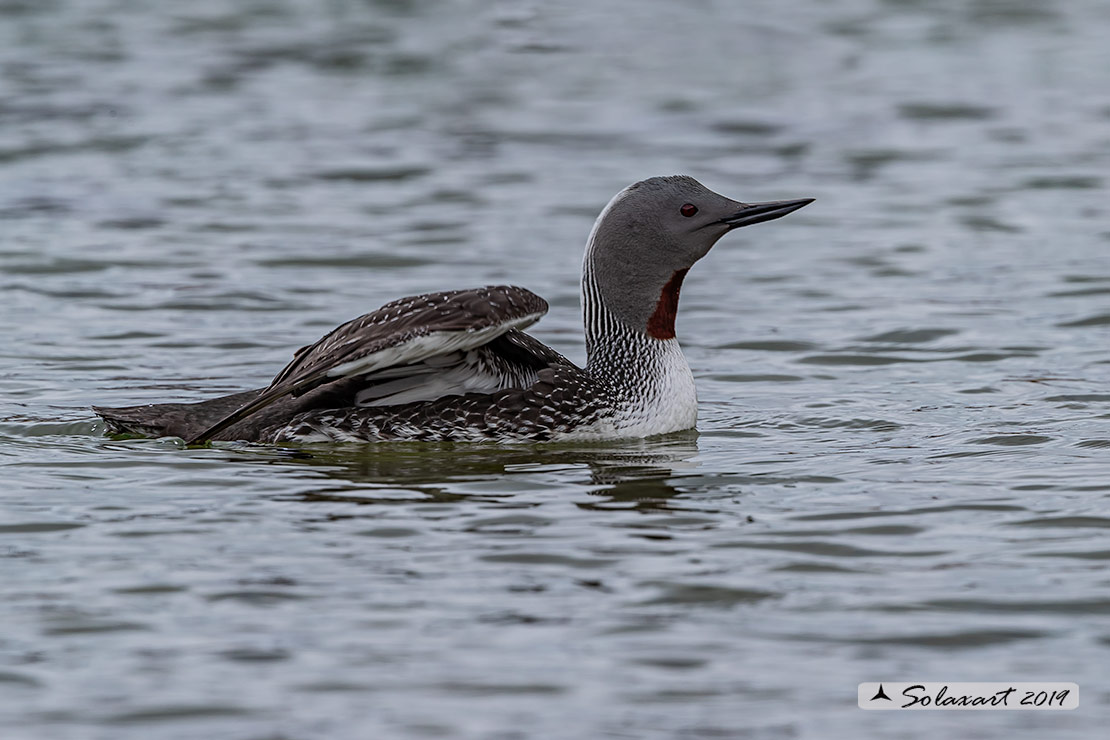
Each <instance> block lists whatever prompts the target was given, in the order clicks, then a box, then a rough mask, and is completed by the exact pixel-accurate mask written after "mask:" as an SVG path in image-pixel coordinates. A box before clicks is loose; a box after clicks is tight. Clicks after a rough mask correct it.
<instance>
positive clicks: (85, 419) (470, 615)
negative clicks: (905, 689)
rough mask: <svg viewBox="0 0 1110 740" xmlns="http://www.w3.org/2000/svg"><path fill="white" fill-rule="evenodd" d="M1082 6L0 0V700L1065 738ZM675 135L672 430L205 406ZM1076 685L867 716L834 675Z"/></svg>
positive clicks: (300, 716) (867, 1)
mask: <svg viewBox="0 0 1110 740" xmlns="http://www.w3.org/2000/svg"><path fill="white" fill-rule="evenodd" d="M1108 30H1110V9H1108V7H1107V6H1106V4H1105V3H1101V2H1098V0H1077V1H1076V2H1069V3H1063V2H1034V1H1033V0H966V1H964V2H951V3H924V2H909V1H907V2H894V1H893V0H890V1H888V2H878V1H876V0H849V1H847V2H841V3H835V4H829V3H821V2H816V0H814V1H812V2H798V3H775V2H760V3H742V4H741V3H725V2H704V3H694V4H681V5H676V4H673V3H666V2H644V0H638V1H637V2H635V3H633V2H616V3H607V4H604V7H592V6H591V7H589V8H587V7H586V6H585V5H583V4H577V6H575V7H573V8H572V7H570V6H564V5H562V4H558V3H554V4H552V3H477V2H472V3H420V4H418V3H406V2H384V1H383V2H377V3H372V2H365V3H358V2H342V1H340V0H334V1H333V2H329V3H315V2H310V1H309V0H302V1H301V2H294V1H293V0H286V1H285V2H279V1H278V0H254V1H252V2H247V3H236V4H227V3H220V2H215V1H214V0H213V1H210V2H195V3H189V4H171V3H157V4H155V3H136V2H122V1H121V2H110V1H109V0H88V1H87V2H77V1H76V0H73V1H71V2H65V1H64V0H56V1H55V2H47V3H40V2H30V1H21V0H4V1H3V2H0V291H2V292H0V336H3V337H4V340H5V341H4V347H3V351H2V354H0V399H2V400H0V439H2V445H0V461H2V464H3V480H4V484H3V495H2V497H0V625H2V629H0V736H2V737H4V738H5V739H6V740H7V739H13V740H24V739H33V740H38V739H39V738H51V739H53V738H63V739H65V738H111V739H113V740H116V739H120V738H123V739H127V738H149V737H158V738H169V739H173V738H194V737H201V736H203V737H217V738H229V739H236V740H238V739H242V740H261V739H262V738H290V739H293V738H295V739H297V740H300V739H303V738H329V740H331V739H343V738H369V737H383V738H384V737H389V738H401V737H404V738H410V737H411V738H424V737H444V738H491V739H492V738H497V739H499V740H501V739H505V738H532V737H535V738H594V737H611V738H717V737H728V738H734V737H736V738H822V739H825V738H858V737H897V738H926V737H936V736H938V735H940V734H945V733H946V734H954V735H958V736H961V737H1000V736H1005V737H1010V738H1042V737H1049V736H1051V737H1053V738H1069V739H1072V738H1093V737H1101V736H1102V733H1103V731H1104V730H1103V727H1104V726H1105V719H1106V714H1107V704H1108V702H1110V694H1108V693H1107V689H1106V683H1105V676H1106V674H1105V665H1106V664H1107V660H1108V659H1110V627H1108V626H1107V616H1108V613H1110V590H1108V584H1110V579H1108V576H1107V572H1106V569H1105V565H1106V562H1107V558H1108V557H1110V546H1108V545H1107V540H1106V531H1107V528H1108V527H1110V514H1108V513H1107V512H1108V507H1107V495H1108V492H1110V475H1108V474H1107V473H1108V472H1110V391H1108V388H1110V386H1108V384H1107V379H1108V376H1110V221H1108V215H1110V211H1108V207H1107V203H1108V202H1110V201H1108V198H1107V195H1108V190H1107V174H1106V173H1107V171H1108V170H1107V166H1108V164H1110V161H1108V159H1110V158H1108V155H1107V152H1108V151H1110V85H1108V84H1107V83H1108V82H1110V80H1108V73H1107V71H1106V70H1107V69H1110V65H1108V62H1110V53H1108V52H1107V50H1106V49H1107V47H1106V44H1105V39H1106V36H1107V32H1108ZM674 172H686V173H689V174H692V175H694V176H696V177H698V178H699V179H701V180H702V181H703V182H705V183H706V184H707V185H708V186H709V187H711V188H713V189H716V190H718V191H719V192H722V193H724V194H726V195H730V196H732V197H736V198H741V199H748V200H771V199H776V198H795V197H816V198H817V203H815V204H814V205H812V206H810V207H809V208H807V209H805V210H804V211H802V212H799V213H797V214H795V215H792V216H790V217H789V218H787V219H784V220H782V221H779V222H775V223H773V224H767V225H761V226H756V227H752V228H751V229H745V230H743V231H742V232H738V233H736V234H733V235H730V236H729V237H727V238H726V239H725V240H723V241H722V243H720V244H719V245H718V246H717V248H716V249H715V250H714V252H713V253H712V254H710V255H709V257H708V258H707V259H706V261H705V262H704V263H702V264H700V265H698V267H697V268H695V269H694V270H693V271H692V272H691V274H690V276H689V278H688V279H687V281H686V287H685V291H684V295H683V304H682V309H681V312H680V316H679V325H678V330H679V336H680V338H681V339H682V340H683V343H684V346H685V348H686V350H687V354H688V357H689V359H690V363H691V366H692V368H693V370H694V374H695V376H696V377H697V380H698V386H699V393H700V398H701V421H700V423H699V431H700V434H695V433H688V434H680V435H675V436H671V437H667V438H662V439H653V440H648V441H636V442H628V443H621V444H612V445H592V446H548V447H544V446H537V447H529V446H506V447H503V448H497V447H492V446H491V447H465V446H461V447H443V446H426V445H382V446H378V447H373V448H369V449H358V448H345V447H334V448H327V447H312V448H303V449H290V448H266V447H249V446H234V445H232V446H218V447H217V448H214V449H202V450H185V449H183V448H182V447H181V446H180V444H178V443H177V442H175V441H173V440H158V441H144V440H128V441H114V440H111V439H108V438H105V437H103V436H102V429H101V427H100V426H99V425H98V424H97V423H96V422H95V421H94V419H93V416H92V415H91V413H90V412H89V410H88V405H89V404H90V403H101V404H106V405H124V404H132V403H142V402H150V401H158V400H200V399H203V398H208V397H211V396H213V395H216V394H220V393H226V392H231V391H233V390H237V389H241V388H245V387H257V386H259V385H262V384H264V383H265V382H266V381H267V380H268V379H269V377H271V376H272V375H273V373H274V372H276V370H277V369H278V368H280V367H281V366H282V365H283V364H284V363H285V362H286V361H287V359H288V358H289V355H290V353H291V351H292V350H293V349H295V348H296V347H298V346H300V345H301V344H303V343H307V342H309V341H311V340H314V339H315V338H316V337H318V336H319V335H320V334H322V333H323V332H324V331H326V330H327V329H329V328H331V327H332V326H334V325H335V324H337V323H339V322H340V321H343V320H346V319H348V318H351V317H353V316H355V315H358V314H360V313H363V312H365V311H367V310H370V309H372V308H374V307H377V306H378V305H380V304H381V303H383V302H385V301H386V300H389V299H392V298H395V297H398V296H401V295H405V294H410V293H417V292H424V291H430V290H439V289H448V288H454V287H463V286H473V285H481V284H488V283H495V282H506V281H509V282H516V283H519V284H522V285H525V286H527V287H529V288H531V289H533V290H535V291H536V292H538V293H540V294H541V295H544V296H545V297H546V298H548V299H549V300H550V301H551V304H552V310H551V313H550V315H549V316H548V317H547V318H546V319H545V320H544V321H543V322H542V323H541V324H539V325H538V326H537V327H536V329H535V333H536V334H537V335H538V336H539V337H540V338H541V339H543V340H544V341H547V342H549V343H550V344H552V345H553V346H555V347H556V348H557V349H559V350H560V351H562V352H564V353H566V354H568V355H569V356H571V357H572V358H575V359H578V360H581V359H582V357H583V352H584V351H583V345H582V337H581V329H580V326H579V318H578V308H577V301H578V297H577V280H578V267H579V262H580V258H581V249H582V244H583V242H584V240H585V237H586V234H587V233H588V231H589V228H590V225H591V224H592V221H593V219H594V217H595V216H596V214H597V212H598V211H599V210H600V208H601V207H602V206H603V205H604V203H605V202H606V201H607V200H608V198H609V197H610V196H611V195H612V194H613V193H614V192H616V191H617V190H618V189H619V188H621V187H623V186H624V185H626V184H628V183H629V182H632V181H634V180H638V179H641V178H643V177H647V176H651V175H657V174H671V173H674ZM916 679H926V680H952V681H984V680H991V681H1031V680H1051V681H1075V682H1077V683H1078V684H1079V685H1080V687H1081V706H1080V709H1079V710H1077V711H1074V712H1066V713H1022V714H1015V713H1006V712H992V713H977V714H975V715H967V714H963V713H944V712H930V713H925V714H915V715H912V716H909V715H902V714H895V713H874V712H868V713H864V712H862V711H860V710H859V709H857V708H856V707H855V698H854V697H855V691H856V689H855V687H856V684H857V683H859V682H861V681H878V680H916Z"/></svg>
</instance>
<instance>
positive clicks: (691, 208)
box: [678, 203, 698, 218]
mask: <svg viewBox="0 0 1110 740" xmlns="http://www.w3.org/2000/svg"><path fill="white" fill-rule="evenodd" d="M678 212H679V213H681V214H682V215H683V216H685V217H686V218H690V217H691V216H693V215H694V214H695V213H697V212H698V207H697V206H696V205H694V204H693V203H687V204H686V205H684V206H682V208H679V209H678Z"/></svg>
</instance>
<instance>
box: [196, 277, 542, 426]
mask: <svg viewBox="0 0 1110 740" xmlns="http://www.w3.org/2000/svg"><path fill="white" fill-rule="evenodd" d="M545 313H547V302H546V301H545V300H543V299H542V298H540V297H539V296H537V295H536V294H535V293H532V292H531V291H529V290H525V289H524V288H518V287H515V286H509V285H498V286H491V287H485V288H476V289H472V290H453V291H446V292H442V293H425V294H423V295H418V296H411V297H409V298H402V299H400V300H397V301H393V302H391V303H387V304H386V305H384V306H382V307H381V308H379V309H378V310H377V311H373V312H371V313H368V314H365V315H363V316H360V317H358V318H357V319H354V320H352V321H348V322H347V323H345V324H342V325H340V326H339V327H337V328H335V329H333V330H332V331H331V332H329V333H328V334H327V335H325V336H324V337H322V338H321V339H320V340H319V341H317V342H316V343H315V344H312V345H309V346H308V347H305V348H302V349H301V350H299V351H298V352H297V354H296V355H295V356H294V358H293V361H292V362H290V363H289V364H288V365H286V366H285V368H283V369H282V370H281V372H279V373H278V374H277V376H276V377H275V378H274V379H273V381H272V382H271V383H270V385H269V387H267V388H266V389H265V390H264V391H263V392H262V393H261V394H259V395H258V397H256V398H255V399H253V400H252V401H250V402H249V403H247V404H245V405H244V406H242V407H241V408H239V409H237V410H236V411H234V412H232V413H230V414H228V415H227V416H225V417H224V418H222V419H220V421H218V422H217V423H215V424H213V425H212V426H210V427H208V428H207V429H205V430H204V431H203V432H201V433H200V434H198V435H196V436H195V437H193V438H192V439H190V440H188V442H189V444H201V443H204V442H206V441H207V440H209V439H211V438H212V437H214V436H215V435H217V434H219V433H220V432H222V431H223V430H225V429H227V428H228V427H230V426H231V425H232V424H235V423H237V422H239V421H241V420H243V419H245V418H247V417H248V416H250V415H252V414H254V413H256V412H257V411H259V410H261V409H263V408H265V407H266V406H268V405H270V404H271V403H273V402H274V401H276V400H278V399H279V398H282V397H284V396H286V395H290V394H292V395H295V396H297V395H301V394H303V393H306V392H308V391H310V390H312V389H313V388H316V387H318V386H320V385H323V384H325V383H330V382H332V381H335V380H338V379H340V378H345V377H353V376H361V375H367V374H372V373H376V372H381V371H386V370H389V369H391V368H398V367H401V366H406V365H419V364H422V363H426V362H427V361H428V360H429V359H431V358H435V357H437V356H440V355H447V354H451V353H455V352H460V351H463V352H465V351H468V350H474V349H477V348H479V347H483V346H484V345H486V344H488V343H489V342H491V341H493V340H495V339H497V338H498V337H501V336H502V335H504V334H506V333H507V332H510V331H513V330H516V329H522V328H524V327H527V326H530V325H532V324H534V323H535V322H537V321H539V319H540V318H541V317H542V316H543V315H544V314H545ZM514 334H519V332H518V331H517V332H514ZM521 336H524V335H521ZM536 344H539V343H538V342H536ZM541 346H542V345H541ZM552 352H553V350H552ZM556 354H557V353H556ZM431 364H434V360H433V362H432V363H431Z"/></svg>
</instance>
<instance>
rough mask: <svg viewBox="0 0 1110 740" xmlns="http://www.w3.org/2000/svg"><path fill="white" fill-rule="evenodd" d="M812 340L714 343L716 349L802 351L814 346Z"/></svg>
mask: <svg viewBox="0 0 1110 740" xmlns="http://www.w3.org/2000/svg"><path fill="white" fill-rule="evenodd" d="M816 346H817V345H815V344H814V343H812V342H792V341H788V340H764V341H750V342H729V343H728V344H719V345H716V347H715V348H716V349H747V350H752V351H753V352H804V351H806V350H811V349H813V348H814V347H816Z"/></svg>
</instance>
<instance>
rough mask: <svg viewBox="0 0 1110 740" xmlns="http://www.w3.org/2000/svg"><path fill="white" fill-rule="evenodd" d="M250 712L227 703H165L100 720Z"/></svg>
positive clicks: (122, 721)
mask: <svg viewBox="0 0 1110 740" xmlns="http://www.w3.org/2000/svg"><path fill="white" fill-rule="evenodd" d="M251 713H252V712H251V711H250V710H248V709H246V708H244V707H238V706H234V705H227V704H166V705H161V706H152V707H145V708H142V709H132V710H129V711H126V712H119V713H118V714H111V715H108V716H107V717H105V718H104V719H103V720H102V721H103V722H105V723H108V724H138V723H146V722H179V721H181V720H193V719H208V718H214V717H241V716H244V715H248V714H251Z"/></svg>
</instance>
